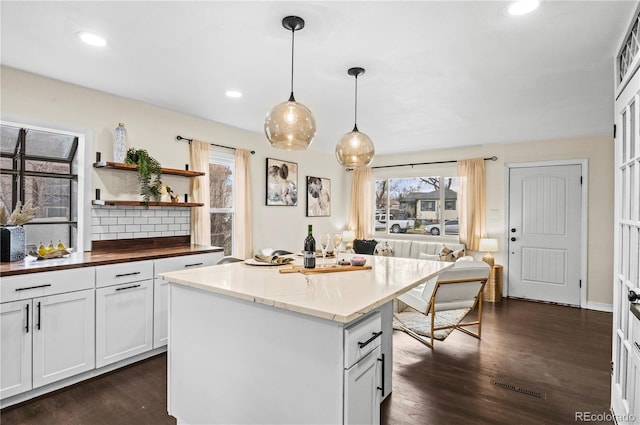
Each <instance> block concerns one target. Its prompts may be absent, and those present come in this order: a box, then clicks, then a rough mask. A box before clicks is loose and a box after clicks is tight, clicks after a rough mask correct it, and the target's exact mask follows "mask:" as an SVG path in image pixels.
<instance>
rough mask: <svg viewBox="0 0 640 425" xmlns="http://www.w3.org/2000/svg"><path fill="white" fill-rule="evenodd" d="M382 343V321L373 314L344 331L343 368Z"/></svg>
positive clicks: (376, 313)
mask: <svg viewBox="0 0 640 425" xmlns="http://www.w3.org/2000/svg"><path fill="white" fill-rule="evenodd" d="M381 342H382V320H381V318H380V313H379V312H375V313H373V314H372V315H370V316H367V318H365V319H363V320H361V321H359V322H358V323H356V324H354V325H352V326H349V327H348V328H346V329H345V330H344V367H345V368H349V367H351V366H352V365H353V364H355V363H356V362H357V361H358V360H359V359H361V358H362V357H364V356H366V355H367V354H368V353H370V352H371V351H373V350H375V349H376V348H377V347H379V346H380V345H381Z"/></svg>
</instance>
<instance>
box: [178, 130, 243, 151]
mask: <svg viewBox="0 0 640 425" xmlns="http://www.w3.org/2000/svg"><path fill="white" fill-rule="evenodd" d="M176 140H177V141H181V140H186V141H187V142H189V143H191V142H193V139H187V138H186V137H182V136H180V135H177V136H176ZM209 144H210V145H211V146H217V147H219V148H225V149H233V150H234V151H235V150H236V149H237V148H234V147H231V146H224V145H218V144H215V143H209ZM249 152H251V155H255V154H256V151H249Z"/></svg>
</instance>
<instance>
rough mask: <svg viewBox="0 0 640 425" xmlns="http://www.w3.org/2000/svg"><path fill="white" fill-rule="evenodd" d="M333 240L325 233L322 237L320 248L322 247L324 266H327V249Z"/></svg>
mask: <svg viewBox="0 0 640 425" xmlns="http://www.w3.org/2000/svg"><path fill="white" fill-rule="evenodd" d="M330 240H331V236H330V235H329V234H328V233H323V234H322V235H320V246H321V247H322V265H323V266H324V265H325V264H326V259H327V248H329V241H330Z"/></svg>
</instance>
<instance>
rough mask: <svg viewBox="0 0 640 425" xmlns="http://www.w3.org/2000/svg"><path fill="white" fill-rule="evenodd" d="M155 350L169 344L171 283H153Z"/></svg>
mask: <svg viewBox="0 0 640 425" xmlns="http://www.w3.org/2000/svg"><path fill="white" fill-rule="evenodd" d="M153 286H154V287H153V348H158V347H162V346H164V345H167V343H168V342H169V314H168V313H169V281H167V280H164V279H154V282H153Z"/></svg>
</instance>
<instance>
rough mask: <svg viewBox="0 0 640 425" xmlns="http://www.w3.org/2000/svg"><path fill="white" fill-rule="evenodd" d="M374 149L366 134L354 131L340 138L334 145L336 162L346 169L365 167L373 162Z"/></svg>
mask: <svg viewBox="0 0 640 425" xmlns="http://www.w3.org/2000/svg"><path fill="white" fill-rule="evenodd" d="M375 153H376V149H375V147H374V146H373V142H372V141H371V139H370V138H369V136H367V135H366V134H364V133H362V132H360V131H358V130H357V129H354V130H353V131H351V132H349V133H347V134H345V135H344V136H342V139H340V141H339V142H338V144H337V145H336V158H337V159H338V162H339V163H340V164H342V165H343V166H345V167H348V168H360V167H367V166H368V165H369V164H371V161H373V156H374V155H375Z"/></svg>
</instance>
